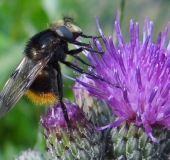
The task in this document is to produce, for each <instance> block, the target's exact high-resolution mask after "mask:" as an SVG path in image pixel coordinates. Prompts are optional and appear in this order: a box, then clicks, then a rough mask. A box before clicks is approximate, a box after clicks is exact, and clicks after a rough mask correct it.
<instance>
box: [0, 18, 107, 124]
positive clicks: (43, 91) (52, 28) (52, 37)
mask: <svg viewBox="0 0 170 160" xmlns="http://www.w3.org/2000/svg"><path fill="white" fill-rule="evenodd" d="M78 37H83V38H93V36H87V35H84V34H83V32H82V30H81V29H80V28H79V27H77V26H76V25H74V24H73V21H72V18H69V17H65V18H63V20H60V21H58V22H55V23H52V24H50V25H49V28H48V29H46V30H43V31H41V32H39V33H37V34H36V35H34V36H33V37H31V38H30V39H29V40H28V42H27V44H26V46H25V50H24V56H23V59H22V60H21V62H20V63H19V65H18V66H17V67H16V69H15V70H14V71H13V72H12V74H11V76H10V78H9V79H8V80H7V82H6V83H5V85H4V87H3V89H2V91H1V93H0V118H1V117H3V116H4V115H6V114H7V113H8V112H9V111H10V110H11V109H12V108H13V107H14V106H15V104H16V103H17V102H18V100H19V99H20V98H21V97H22V96H23V95H24V93H26V95H27V96H28V97H29V98H30V99H32V100H33V101H35V102H36V103H40V104H46V103H54V102H55V101H56V100H58V101H60V103H61V108H62V110H63V114H64V117H65V119H66V121H67V122H68V121H69V118H68V115H67V110H66V107H65V105H64V103H63V101H62V99H63V85H62V73H61V69H60V65H59V62H60V63H63V64H65V65H66V66H67V67H69V68H71V69H73V70H76V71H78V72H79V73H85V74H87V75H89V76H93V77H95V78H98V79H100V80H102V81H104V79H103V78H102V77H100V76H97V75H95V74H92V73H90V72H85V71H84V70H83V69H82V68H80V67H79V66H77V65H75V64H73V63H71V62H69V61H66V56H67V55H70V56H73V57H74V58H75V59H77V60H78V61H80V62H82V63H83V64H85V65H88V64H87V63H86V62H85V61H83V60H82V59H81V58H80V57H79V56H77V54H79V53H81V52H82V51H83V50H87V51H93V52H96V53H103V52H99V51H95V50H93V49H92V48H90V46H89V44H86V43H82V42H79V41H77V40H76V39H77V38H78ZM94 38H98V37H94ZM68 43H70V44H75V45H77V46H79V48H78V49H73V50H69V49H68Z"/></svg>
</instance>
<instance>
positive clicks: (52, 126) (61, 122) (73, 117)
mask: <svg viewBox="0 0 170 160" xmlns="http://www.w3.org/2000/svg"><path fill="white" fill-rule="evenodd" d="M65 106H66V109H67V113H68V117H69V120H70V124H71V128H72V129H74V128H76V127H77V123H79V124H80V125H84V124H86V120H85V119H84V112H83V111H82V110H81V108H80V107H79V106H78V105H77V104H75V103H71V102H70V101H69V100H67V99H65ZM41 123H42V126H43V127H44V128H45V129H46V130H47V131H49V130H55V131H57V130H58V129H67V123H66V121H65V118H64V116H63V111H62V109H61V105H60V102H58V103H56V104H55V105H54V107H53V108H50V107H49V108H48V109H47V113H46V116H44V117H43V116H41Z"/></svg>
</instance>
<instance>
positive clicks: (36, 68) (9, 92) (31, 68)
mask: <svg viewBox="0 0 170 160" xmlns="http://www.w3.org/2000/svg"><path fill="white" fill-rule="evenodd" d="M51 56H52V54H50V55H49V56H47V57H46V58H44V59H42V60H40V61H38V62H34V61H33V60H30V59H28V58H27V57H24V58H23V59H22V60H21V62H20V63H19V65H18V66H17V68H16V69H15V70H14V71H13V72H12V74H11V76H10V78H9V79H8V80H7V82H6V83H5V86H4V88H3V89H2V91H1V93H0V118H1V117H3V116H4V115H5V114H6V113H8V112H9V111H10V110H11V109H12V108H13V107H14V105H15V104H16V103H17V102H18V100H19V99H20V98H21V97H22V96H23V94H24V93H25V91H26V90H27V89H28V88H29V87H30V85H31V84H32V82H33V81H34V79H35V78H36V77H37V75H38V73H39V72H40V71H41V70H42V69H43V68H44V67H45V65H46V64H47V62H48V61H49V59H50V58H51Z"/></svg>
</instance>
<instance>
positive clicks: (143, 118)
mask: <svg viewBox="0 0 170 160" xmlns="http://www.w3.org/2000/svg"><path fill="white" fill-rule="evenodd" d="M96 22H97V26H98V30H99V32H100V34H101V36H102V39H103V42H104V44H105V47H106V52H105V54H103V55H101V57H98V56H97V55H96V54H95V53H88V52H85V54H86V56H87V57H88V59H89V60H90V61H91V63H92V64H93V65H94V66H95V68H96V73H97V74H98V75H100V76H102V77H103V78H104V79H105V80H106V81H107V82H110V83H112V84H115V85H117V86H119V87H120V88H116V87H115V86H114V85H110V84H109V83H107V82H104V81H101V80H97V79H95V78H92V77H90V79H93V81H94V83H95V86H92V85H90V84H88V83H85V82H83V81H82V80H79V79H77V82H79V83H80V84H81V85H82V86H84V88H85V89H86V90H88V91H89V92H90V94H92V95H93V96H95V97H97V98H99V99H103V100H105V101H106V102H107V103H108V104H109V106H110V107H111V108H112V111H113V114H114V115H116V116H117V118H118V119H117V120H116V121H115V122H112V123H110V124H108V125H106V126H103V127H97V129H99V130H102V129H105V128H108V127H116V126H119V125H120V124H121V123H122V122H124V121H130V122H134V123H135V124H136V125H137V126H143V127H144V128H145V132H146V133H147V134H148V136H149V137H151V139H152V140H153V141H154V142H158V141H157V140H156V139H155V138H154V137H153V135H152V125H154V124H156V125H161V126H163V127H164V126H165V127H166V128H168V129H170V92H169V90H170V44H169V45H168V47H166V39H167V34H168V28H169V24H168V25H167V26H166V28H165V30H164V33H163V34H162V33H161V32H160V33H159V34H158V38H157V41H156V43H154V42H152V30H153V22H149V21H148V19H147V18H146V19H145V21H144V29H143V42H141V41H140V38H139V35H140V34H139V24H138V23H135V22H134V21H133V20H131V21H130V28H129V33H130V41H129V42H128V43H125V42H124V39H123V35H122V32H121V29H120V24H119V21H118V20H116V21H115V31H116V34H117V44H114V43H113V39H112V37H111V36H110V37H109V38H108V39H107V38H106V37H105V35H104V34H103V32H102V30H101V28H100V26H99V22H98V19H97V18H96ZM94 42H95V45H96V47H97V48H98V50H99V51H102V50H103V49H102V46H101V45H100V43H99V42H98V41H96V40H94ZM90 72H93V71H92V70H90Z"/></svg>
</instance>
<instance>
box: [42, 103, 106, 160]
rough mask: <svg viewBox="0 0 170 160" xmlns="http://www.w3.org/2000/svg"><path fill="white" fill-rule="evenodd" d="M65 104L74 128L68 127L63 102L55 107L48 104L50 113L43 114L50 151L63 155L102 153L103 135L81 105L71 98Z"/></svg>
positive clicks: (82, 155) (66, 156) (67, 157)
mask: <svg viewBox="0 0 170 160" xmlns="http://www.w3.org/2000/svg"><path fill="white" fill-rule="evenodd" d="M64 104H65V106H66V109H67V113H68V117H69V120H70V126H69V127H70V128H67V124H66V121H65V118H64V116H63V111H62V109H61V106H60V102H58V103H57V104H55V105H54V107H53V108H48V110H47V114H46V116H44V117H41V123H42V126H43V127H44V128H45V132H44V135H45V138H46V143H47V147H48V151H49V153H50V155H52V157H53V158H54V157H55V158H56V157H57V158H59V159H86V158H87V159H88V158H90V157H94V158H95V157H100V156H101V154H102V153H103V150H102V149H103V147H101V144H102V143H99V142H100V138H101V134H100V133H99V131H96V130H95V129H94V125H93V124H92V122H91V121H90V120H89V119H88V118H87V117H86V116H85V114H84V112H83V110H82V109H81V107H79V106H78V105H77V104H75V103H71V102H70V101H69V100H65V102H64ZM101 150H102V151H101Z"/></svg>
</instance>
